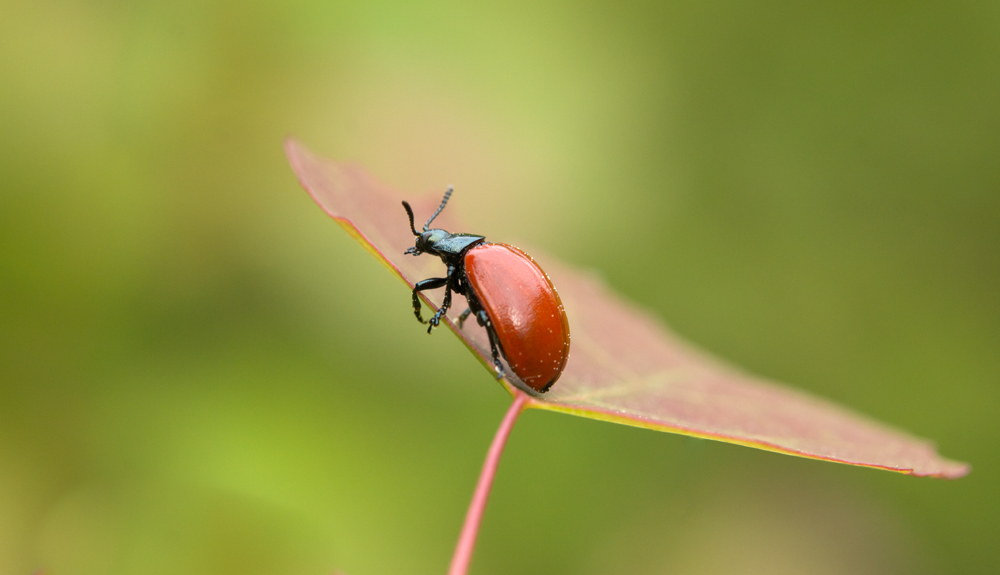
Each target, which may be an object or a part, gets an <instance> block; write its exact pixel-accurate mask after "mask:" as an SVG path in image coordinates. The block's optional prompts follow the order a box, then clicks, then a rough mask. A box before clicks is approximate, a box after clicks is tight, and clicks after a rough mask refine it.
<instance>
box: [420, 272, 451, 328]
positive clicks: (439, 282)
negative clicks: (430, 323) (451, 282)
mask: <svg viewBox="0 0 1000 575" xmlns="http://www.w3.org/2000/svg"><path fill="white" fill-rule="evenodd" d="M447 283H448V278H429V279H425V280H423V281H419V282H417V284H416V285H415V286H413V315H415V316H417V321H419V322H420V323H427V322H426V321H424V318H423V316H421V315H420V296H418V295H417V292H419V291H423V290H425V289H437V288H439V287H441V286H443V285H446V284H447Z"/></svg>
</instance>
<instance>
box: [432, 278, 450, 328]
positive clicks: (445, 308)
mask: <svg viewBox="0 0 1000 575" xmlns="http://www.w3.org/2000/svg"><path fill="white" fill-rule="evenodd" d="M450 307H451V284H450V283H449V284H447V285H445V286H444V301H443V302H441V307H439V308H438V310H437V313H435V314H434V317H432V318H431V319H430V321H429V322H427V323H429V324H431V325H430V327H428V328H427V333H430V332H431V330H432V329H434V328H436V327H437V326H438V324H440V323H441V317H442V316H444V314H446V313H448V308H450Z"/></svg>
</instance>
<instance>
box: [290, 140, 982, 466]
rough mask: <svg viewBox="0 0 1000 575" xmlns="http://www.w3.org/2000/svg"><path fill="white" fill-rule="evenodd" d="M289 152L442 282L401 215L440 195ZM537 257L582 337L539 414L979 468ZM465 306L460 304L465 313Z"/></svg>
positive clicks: (482, 354) (393, 265) (393, 258)
mask: <svg viewBox="0 0 1000 575" xmlns="http://www.w3.org/2000/svg"><path fill="white" fill-rule="evenodd" d="M285 152H286V154H287V155H288V159H289V161H290V162H291V165H292V168H293V169H294V170H295V173H296V174H297V175H298V178H299V181H300V182H301V183H302V185H303V187H305V189H306V190H307V191H308V192H309V193H310V195H312V197H313V199H314V200H316V202H317V203H319V205H320V206H322V208H323V210H324V211H326V213H328V214H329V215H330V216H332V217H333V218H334V219H335V220H336V221H337V222H338V223H339V224H340V225H341V226H343V227H344V229H346V230H347V231H348V232H349V233H350V234H351V235H352V236H354V238H355V239H357V240H358V241H360V242H361V244H362V245H364V246H365V247H366V248H368V250H369V251H370V252H371V253H372V254H373V255H374V256H375V257H377V258H378V259H379V260H380V261H381V262H382V263H383V264H385V265H386V266H387V267H388V268H389V269H390V270H391V271H393V272H394V273H395V274H396V275H397V276H398V277H399V278H400V279H402V280H403V281H404V282H406V283H407V285H409V286H410V287H412V285H413V283H414V281H419V280H421V279H424V278H428V277H438V276H440V275H441V273H442V271H443V269H442V264H441V261H440V260H439V259H437V258H434V257H427V256H424V257H412V256H404V255H403V252H404V251H405V250H406V249H407V248H409V247H410V246H412V245H413V241H414V238H413V235H412V233H411V232H410V230H409V227H408V225H407V221H406V216H405V213H404V212H403V210H402V208H401V206H400V203H401V201H402V200H403V199H404V198H405V199H407V200H408V201H409V202H410V203H411V204H412V205H413V209H414V211H415V212H416V213H417V214H418V219H420V217H419V214H430V213H432V212H433V211H434V209H435V208H436V207H437V205H438V203H439V202H440V200H441V195H440V193H435V194H433V195H429V196H424V197H420V198H410V197H407V196H404V195H403V194H401V193H399V192H396V191H395V190H392V189H390V188H388V187H387V186H385V185H384V184H381V183H380V182H377V181H375V180H374V179H373V178H372V177H371V176H369V175H368V174H367V173H366V172H365V171H364V170H363V169H361V168H359V167H357V166H351V165H345V164H337V163H332V162H326V161H323V160H321V159H319V158H317V157H316V156H314V155H313V154H312V153H310V152H309V151H308V150H306V149H305V148H304V147H303V146H302V145H300V144H299V143H297V142H295V141H294V140H289V141H287V142H286V144H285ZM454 213H455V212H454V211H450V210H445V211H444V212H443V213H442V214H441V216H439V218H438V219H437V220H435V223H434V225H435V227H439V226H440V227H441V228H444V229H446V230H449V231H453V232H468V231H474V230H469V229H466V226H463V225H462V224H461V223H460V222H458V221H457V220H455V218H454V216H453V214H454ZM532 255H533V256H534V257H535V259H536V260H537V261H538V263H539V264H540V265H541V266H542V268H543V269H545V271H546V272H547V273H548V274H549V277H550V278H551V279H552V282H553V284H555V286H556V287H557V288H558V290H559V295H560V296H561V298H562V301H563V304H564V305H565V307H566V313H567V315H568V316H569V320H570V329H571V332H572V338H573V339H572V347H571V349H570V357H569V362H568V364H567V365H566V370H565V372H564V373H563V375H562V377H561V378H560V379H559V381H558V382H557V383H556V385H555V386H554V387H553V388H552V390H551V391H550V392H549V393H547V394H545V395H541V396H539V395H537V394H533V395H532V397H531V399H530V402H529V407H534V408H539V409H549V410H553V411H561V412H564V413H570V414H573V415H579V416H581V417H589V418H593V419H600V420H604V421H613V422H616V423H623V424H626V425H633V426H638V427H646V428H649V429H656V430H660V431H669V432H674V433H681V434H684V435H691V436H694V437H702V438H707V439H716V440H719V441H725V442H728V443H736V444H739V445H746V446H749V447H756V448H759V449H765V450H768V451H776V452H779V453H786V454H789V455H797V456H801V457H808V458H813V459H823V460H827V461H836V462H840V463H848V464H851V465H862V466H867V467H876V468H880V469H888V470H891V471H899V472H902V473H909V474H912V475H918V476H935V477H947V478H957V477H961V476H963V475H965V474H966V473H968V472H969V466H968V465H967V464H964V463H958V462H954V461H950V460H947V459H944V458H942V457H940V456H938V455H937V453H936V452H935V449H934V447H933V445H932V444H931V443H930V442H928V441H925V440H921V439H918V438H915V437H912V436H910V435H908V434H906V433H904V432H901V431H897V430H894V429H891V428H889V427H887V426H885V425H882V424H880V423H878V422H875V421H873V420H870V419H868V418H866V417H863V416H860V415H857V414H855V413H852V412H850V411H848V410H846V409H844V408H842V407H839V406H836V405H834V404H832V403H830V402H828V401H825V400H822V399H819V398H816V397H812V396H810V395H807V394H805V393H802V392H799V391H795V390H792V389H789V388H787V387H783V386H780V385H777V384H774V383H771V382H767V381H764V380H761V379H759V378H756V377H753V376H750V375H747V374H745V373H742V372H741V371H739V370H737V369H735V368H733V367H731V366H728V365H726V364H724V363H723V362H721V361H720V360H717V359H715V358H712V357H710V356H708V355H707V354H705V353H703V352H700V351H698V350H696V349H694V348H693V347H691V346H690V345H688V344H686V343H684V342H683V341H681V340H680V339H679V338H678V337H677V336H675V335H673V334H672V333H670V332H669V331H668V330H667V329H666V328H664V327H663V326H662V325H661V324H660V323H659V322H657V321H655V320H654V319H652V318H651V317H650V315H649V314H648V313H645V312H643V311H641V310H638V309H637V308H635V307H634V306H632V305H630V304H629V303H627V302H625V301H623V300H622V299H621V298H620V297H618V296H617V295H616V294H614V293H612V292H611V291H610V290H609V289H608V288H606V287H605V286H604V285H603V284H602V283H601V282H600V281H599V280H598V279H597V278H595V277H593V276H591V275H589V274H587V273H584V272H580V271H577V270H573V269H570V268H568V267H566V266H563V265H560V264H559V263H558V262H556V261H553V260H551V259H550V258H546V257H544V256H542V255H540V254H536V253H533V254H532ZM436 291H437V292H438V293H434V292H431V293H428V292H424V294H425V296H429V297H430V299H426V298H425V301H426V302H428V303H429V304H430V305H432V306H433V307H434V308H435V309H436V307H437V305H438V304H439V303H440V298H441V297H442V294H441V293H440V292H442V291H443V290H436ZM401 297H405V296H401ZM464 304H465V302H464V300H463V298H462V297H461V296H456V302H455V304H454V306H453V307H452V310H455V314H457V313H459V312H461V311H462V310H464V309H465V307H466V306H465V305H464ZM453 319H454V318H449V320H448V321H447V322H446V325H448V327H449V328H451V330H452V331H453V332H455V334H457V335H458V337H459V338H460V339H461V340H462V341H463V342H465V344H466V345H467V346H468V347H469V348H470V349H471V350H472V351H473V352H474V353H475V354H476V355H477V356H478V357H479V360H480V361H481V362H482V363H483V365H485V366H486V368H487V369H489V370H490V372H491V373H492V365H491V360H490V354H489V343H488V341H487V339H486V332H485V331H484V330H483V329H482V328H481V327H480V326H478V325H476V324H475V322H467V323H466V324H465V329H464V330H459V329H458V328H457V326H456V325H455V324H454V322H453V321H452V320H453ZM507 373H508V374H509V373H510V370H507ZM503 384H504V385H505V386H506V387H507V389H508V391H510V392H511V393H513V392H514V389H513V387H512V386H517V387H521V389H525V388H524V387H523V384H521V383H520V382H518V381H516V380H515V379H514V378H512V376H508V379H507V380H505V381H503Z"/></svg>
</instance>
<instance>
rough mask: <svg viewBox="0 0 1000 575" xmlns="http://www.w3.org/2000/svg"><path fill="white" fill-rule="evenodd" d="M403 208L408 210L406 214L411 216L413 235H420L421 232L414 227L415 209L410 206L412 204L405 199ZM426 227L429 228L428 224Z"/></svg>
mask: <svg viewBox="0 0 1000 575" xmlns="http://www.w3.org/2000/svg"><path fill="white" fill-rule="evenodd" d="M403 209H405V210H406V215H408V216H410V230H411V231H412V232H413V235H415V236H419V235H420V234H419V233H417V228H415V227H413V210H412V209H411V208H410V204H409V203H408V202H407V201H406V200H403ZM432 219H433V218H432ZM424 229H427V226H424Z"/></svg>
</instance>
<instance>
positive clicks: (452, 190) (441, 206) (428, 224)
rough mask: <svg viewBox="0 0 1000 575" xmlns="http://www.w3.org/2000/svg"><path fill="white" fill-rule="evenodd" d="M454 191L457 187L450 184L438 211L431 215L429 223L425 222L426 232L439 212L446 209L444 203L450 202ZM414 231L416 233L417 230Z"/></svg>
mask: <svg viewBox="0 0 1000 575" xmlns="http://www.w3.org/2000/svg"><path fill="white" fill-rule="evenodd" d="M454 191H455V187H454V186H448V190H447V191H445V193H444V199H443V200H441V205H440V206H438V209H437V211H436V212H434V215H433V216H431V219H429V220H427V223H426V224H424V231H425V232H426V231H427V228H429V227H431V222H433V221H434V218H436V217H438V214H440V213H441V210H443V209H444V205H445V204H447V203H448V198H450V197H451V193H452V192H454ZM414 233H416V232H414Z"/></svg>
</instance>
